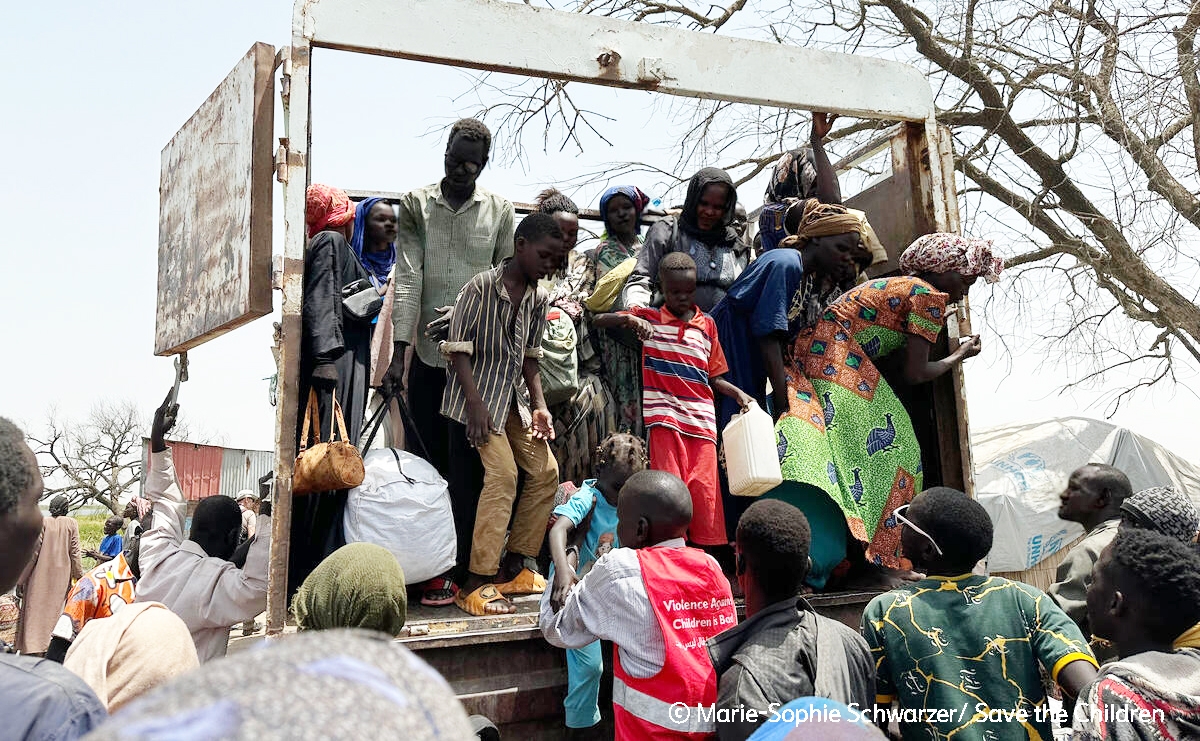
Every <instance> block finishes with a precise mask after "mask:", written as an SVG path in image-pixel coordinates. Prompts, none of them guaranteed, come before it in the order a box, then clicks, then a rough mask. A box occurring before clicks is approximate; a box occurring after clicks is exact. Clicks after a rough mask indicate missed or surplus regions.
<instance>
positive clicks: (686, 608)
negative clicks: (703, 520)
mask: <svg viewBox="0 0 1200 741" xmlns="http://www.w3.org/2000/svg"><path fill="white" fill-rule="evenodd" d="M637 554H638V564H639V565H640V566H641V568H642V581H643V582H644V583H645V585H646V594H647V595H648V596H649V597H650V605H651V607H652V608H653V610H654V616H655V618H657V619H658V627H659V628H660V629H661V630H662V634H663V643H664V645H665V647H666V656H665V661H664V663H663V668H662V671H660V672H659V673H658V674H655V675H654V676H653V677H650V678H648V679H636V678H634V677H631V676H629V675H628V674H626V673H625V670H624V668H622V666H621V654H620V651H619V650H618V649H617V647H616V646H614V647H613V714H614V717H615V720H616V741H666V740H667V739H671V740H672V741H675V740H677V739H714V738H716V726H715V724H714V723H713V715H712V712H713V708H714V706H715V704H716V702H717V673H716V670H715V669H713V666H712V662H710V661H709V658H708V648H707V646H706V642H707V641H708V639H709V638H712V637H713V636H715V635H717V634H718V633H722V632H724V631H726V630H728V629H729V628H732V627H734V626H735V625H737V611H736V609H735V608H734V605H733V595H732V594H731V593H730V591H729V582H728V581H727V580H726V579H725V577H724V575H722V574H721V570H720V569H719V568H717V565H716V563H714V562H713V560H712V559H711V558H709V557H708V556H707V555H705V553H704V551H701V550H699V549H697V548H667V547H656V548H642V549H640V550H638V552H637ZM679 703H682V705H680V704H679ZM698 705H699V706H701V707H703V708H704V712H703V713H701V712H699V711H697V709H696V707H697V706H698Z"/></svg>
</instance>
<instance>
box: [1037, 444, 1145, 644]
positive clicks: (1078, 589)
mask: <svg viewBox="0 0 1200 741" xmlns="http://www.w3.org/2000/svg"><path fill="white" fill-rule="evenodd" d="M1132 493H1133V487H1132V486H1131V485H1130V483H1129V477H1128V476H1126V475H1125V474H1124V473H1122V472H1121V471H1120V470H1118V469H1116V468H1113V467H1112V466H1110V465H1107V464H1104V463H1089V464H1087V465H1086V466H1081V467H1080V468H1078V469H1076V470H1075V472H1074V473H1072V474H1071V477H1070V478H1069V479H1067V488H1066V491H1064V492H1063V493H1062V495H1061V496H1060V497H1059V498H1060V500H1061V502H1062V504H1061V505H1060V506H1059V508H1058V516H1059V518H1060V519H1063V520H1067V521H1069V522H1078V523H1079V524H1080V525H1083V528H1084V529H1085V530H1087V537H1085V538H1084V539H1083V540H1081V541H1079V542H1078V543H1077V544H1075V547H1074V548H1072V549H1071V551H1070V553H1068V554H1067V557H1066V558H1065V559H1064V560H1063V562H1062V563H1060V564H1059V565H1058V571H1057V572H1056V573H1055V579H1056V581H1055V583H1054V584H1052V585H1050V588H1049V589H1047V590H1046V593H1047V594H1049V595H1050V598H1051V599H1053V600H1054V602H1055V604H1057V605H1058V606H1059V607H1060V608H1062V611H1063V612H1065V613H1067V617H1069V618H1071V619H1072V620H1074V621H1075V624H1076V625H1078V626H1079V629H1080V630H1081V631H1083V635H1084V637H1085V638H1087V637H1089V636H1091V628H1090V627H1089V626H1088V616H1087V592H1088V587H1089V586H1090V585H1091V583H1092V567H1093V566H1095V565H1096V561H1097V560H1098V559H1099V558H1100V552H1101V551H1103V550H1104V549H1105V548H1106V547H1107V546H1108V544H1109V543H1111V542H1112V541H1113V538H1115V537H1116V535H1117V528H1119V527H1120V526H1121V503H1122V502H1124V501H1125V499H1126V497H1128V496H1129V495H1131V494H1132ZM1093 650H1095V651H1096V658H1097V659H1099V660H1100V661H1101V662H1104V661H1106V660H1108V659H1112V658H1114V657H1115V656H1116V654H1115V653H1113V652H1112V650H1111V649H1105V648H1103V647H1101V646H1093Z"/></svg>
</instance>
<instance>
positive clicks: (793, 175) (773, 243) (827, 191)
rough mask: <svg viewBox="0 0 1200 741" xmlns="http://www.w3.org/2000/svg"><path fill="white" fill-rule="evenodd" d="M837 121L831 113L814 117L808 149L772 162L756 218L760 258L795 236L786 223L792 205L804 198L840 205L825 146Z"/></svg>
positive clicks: (839, 190)
mask: <svg viewBox="0 0 1200 741" xmlns="http://www.w3.org/2000/svg"><path fill="white" fill-rule="evenodd" d="M836 120H837V116H835V115H833V114H831V113H819V112H817V113H813V118H812V132H811V134H810V136H809V143H808V145H807V146H804V147H801V148H799V149H793V150H791V151H789V152H784V153H783V154H782V155H780V157H779V159H778V160H776V161H775V167H774V168H773V169H772V170H771V179H770V180H769V181H767V192H766V193H764V194H763V207H762V211H760V212H759V215H758V238H759V240H760V241H761V243H762V244H761V249H760V254H761V253H766V252H768V251H770V250H773V249H775V248H776V247H778V246H779V243H780V242H782V241H783V240H784V239H785V238H787V236H788V235H790V234H795V233H796V232H795V228H792V229H788V228H787V226H788V225H787V223H786V222H787V212H788V208H789V207H791V206H792V204H794V203H796V202H797V201H803V200H805V199H807V198H816V199H819V200H820V201H821V202H822V203H827V204H840V203H841V202H842V191H841V188H840V187H838V180H837V173H835V172H834V171H833V165H832V164H831V163H830V162H829V155H827V154H826V153H825V145H824V140H825V137H826V136H827V135H828V134H829V132H830V130H831V129H832V128H833V122H834V121H836ZM793 218H794V217H793Z"/></svg>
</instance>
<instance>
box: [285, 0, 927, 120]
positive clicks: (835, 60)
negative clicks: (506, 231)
mask: <svg viewBox="0 0 1200 741" xmlns="http://www.w3.org/2000/svg"><path fill="white" fill-rule="evenodd" d="M295 8H296V10H295V16H294V19H293V24H292V25H293V30H294V31H295V32H298V33H300V34H301V35H302V37H303V39H304V40H306V41H308V42H309V43H311V44H312V45H313V46H320V47H328V48H332V49H343V50H346V51H358V52H365V53H368V54H381V55H384V56H394V57H400V58H402V59H415V60H418V61H424V62H434V63H440V64H449V65H452V66H455V67H469V68H473V69H482V70H493V71H498V72H511V73H514V74H525V75H531V76H535V77H550V78H554V79H565V80H578V81H581V82H591V83H595V84H598V85H608V86H612V87H623V88H634V89H642V90H654V91H657V92H660V93H668V94H671V95H683V96H688V97H694V98H705V99H710V100H728V101H735V102H741V103H750V104H755V105H765V106H773V107H783V108H803V109H808V110H817V111H832V112H834V113H842V114H848V115H853V116H859V117H863V118H885V119H899V120H907V121H924V120H926V119H927V118H930V117H932V116H933V113H934V108H933V93H932V91H931V90H930V87H929V81H928V79H927V78H926V77H925V75H923V74H922V73H921V72H920V71H919V70H917V69H916V68H915V67H911V66H909V65H906V64H901V63H899V62H892V61H888V60H883V59H875V58H872V57H862V56H852V55H849V54H835V53H832V52H826V51H820V50H818V49H809V48H804V47H800V46H791V45H787V44H773V43H768V42H764V41H752V40H749V39H739V38H735V37H732V36H724V35H718V34H712V33H702V32H698V31H688V30H684V29H680V28H673V27H669V26H664V25H656V24H652V23H637V22H633V21H625V20H618V19H615V18H606V17H602V16H598V15H587V14H581V13H572V12H567V11H561V10H552V9H549V8H535V7H533V6H531V5H526V4H524V3H514V2H501V1H499V0H438V3H437V11H436V12H431V10H430V6H429V4H428V2H424V1H423V0H388V2H379V1H378V0H319V1H314V0H301V1H300V2H297V3H296V6H295ZM365 18H369V19H370V22H364V19H365ZM448 18H470V19H471V21H470V23H448V22H447V20H446V19H448ZM295 45H296V42H295V41H294V42H293V46H295ZM768 69H769V70H794V72H795V73H794V74H789V75H785V76H783V77H782V78H781V77H780V76H778V75H768V74H763V70H768Z"/></svg>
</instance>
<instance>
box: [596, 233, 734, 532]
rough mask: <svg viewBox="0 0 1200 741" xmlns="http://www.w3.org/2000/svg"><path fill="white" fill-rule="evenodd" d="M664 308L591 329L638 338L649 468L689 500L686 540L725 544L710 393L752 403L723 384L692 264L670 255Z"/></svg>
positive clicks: (621, 315)
mask: <svg viewBox="0 0 1200 741" xmlns="http://www.w3.org/2000/svg"><path fill="white" fill-rule="evenodd" d="M658 278H659V285H661V286H662V292H663V306H662V308H659V309H647V308H642V307H635V308H633V309H631V310H629V311H622V312H617V313H615V314H601V315H599V316H597V317H596V318H595V320H594V322H593V325H594V326H596V327H600V328H604V327H626V328H628V329H631V330H633V331H634V332H635V333H636V334H637V336H638V337H639V338H640V339H641V340H642V387H643V390H642V417H643V418H644V419H645V422H646V428H647V430H648V431H649V434H650V468H651V469H653V470H656V471H666V472H668V473H672V474H674V475H676V476H678V477H679V478H681V479H683V481H684V482H685V483H686V484H687V487H688V491H689V492H691V495H692V524H691V527H690V528H689V529H688V539H689V540H690V541H691V542H692V543H694V544H696V545H700V546H709V547H711V546H724V545H728V544H729V538H728V537H727V536H726V534H725V512H724V508H723V507H722V505H721V487H720V484H719V483H718V480H717V416H716V409H715V407H714V404H713V391H718V392H720V393H722V394H724V395H726V396H729V397H731V398H733V399H735V400H736V401H737V402H738V404H739V405H741V407H742V408H743V409H744V408H746V407H747V406H748V405H749V404H750V402H751V401H752V398H751V397H750V395H749V394H747V393H745V392H744V391H742V390H741V389H739V388H737V387H736V386H734V385H733V384H731V383H729V382H728V381H726V380H725V379H724V378H723V377H722V376H724V375H725V373H726V372H727V371H728V370H729V366H728V365H727V364H726V362H725V353H724V352H722V351H721V343H720V342H719V341H718V339H717V327H716V324H714V323H713V320H712V318H711V317H709V316H708V314H705V313H704V312H703V311H701V310H700V308H699V307H698V306H696V304H695V301H694V296H695V293H696V263H695V262H693V261H692V258H691V257H689V256H688V254H687V253H686V252H671V253H669V254H667V255H666V256H665V257H663V259H662V261H661V262H660V263H659V267H658Z"/></svg>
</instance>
